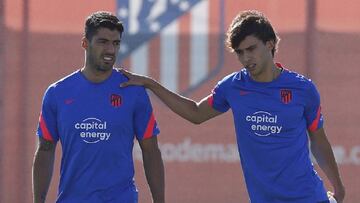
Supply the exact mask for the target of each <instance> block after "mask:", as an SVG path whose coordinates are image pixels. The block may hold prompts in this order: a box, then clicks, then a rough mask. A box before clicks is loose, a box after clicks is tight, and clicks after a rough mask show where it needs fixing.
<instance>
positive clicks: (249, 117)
mask: <svg viewBox="0 0 360 203" xmlns="http://www.w3.org/2000/svg"><path fill="white" fill-rule="evenodd" d="M278 42H279V38H278V36H277V34H276V32H275V31H274V29H273V27H272V25H271V24H270V22H269V20H268V19H267V18H266V17H265V16H264V15H263V14H262V13H260V12H258V11H243V12H241V13H239V14H238V15H237V16H236V17H235V18H234V19H233V21H232V23H231V25H230V27H229V29H228V32H227V41H226V44H227V46H228V48H229V49H230V50H231V51H232V52H234V53H235V54H236V56H237V58H238V59H239V61H240V63H241V64H242V65H243V66H244V68H243V69H241V70H240V71H238V72H234V73H231V74H229V75H228V76H226V77H225V78H223V79H222V80H221V81H219V82H218V84H217V85H216V86H215V88H214V89H213V91H212V93H211V94H210V95H209V96H207V97H205V98H203V99H202V100H201V101H200V102H198V103H197V102H195V101H193V100H191V99H189V98H186V97H183V96H181V95H178V94H176V93H173V92H171V91H169V90H167V89H166V88H164V87H163V86H161V85H160V84H159V83H158V82H156V81H154V80H153V79H151V78H148V77H145V76H141V75H136V74H133V73H131V72H127V71H125V70H122V71H123V73H124V74H125V75H126V76H127V77H128V78H129V81H128V82H124V83H123V84H121V86H122V87H126V86H128V85H143V86H145V87H146V88H149V89H150V90H151V91H153V92H154V93H155V94H156V95H157V96H158V97H159V98H160V99H161V100H162V101H163V102H164V103H165V104H166V105H167V106H168V107H169V108H170V109H171V110H172V111H174V112H175V113H177V114H178V115H180V116H181V117H183V118H185V119H187V120H189V121H190V122H192V123H195V124H200V123H202V122H204V121H206V120H209V119H211V118H213V117H216V116H218V115H220V114H222V113H224V112H226V111H228V110H229V109H230V108H231V110H232V113H233V117H234V123H235V130H236V138H237V144H238V150H239V153H240V158H241V165H242V169H243V173H244V177H245V181H246V186H247V190H248V193H249V198H250V201H251V202H252V203H272V202H274V203H275V202H276V203H278V202H296V203H319V202H328V201H329V200H328V197H327V192H326V189H325V187H324V185H323V181H322V180H321V179H320V177H319V176H318V174H317V173H316V171H315V170H314V167H313V164H312V163H311V160H310V156H309V149H308V142H309V140H310V145H311V151H312V153H313V154H314V156H315V158H316V160H317V162H318V163H319V166H320V167H321V169H322V170H323V171H324V172H325V174H326V176H327V178H328V179H329V180H330V182H331V184H332V186H333V189H334V195H335V198H336V199H337V201H338V202H342V201H343V199H344V196H345V189H344V186H343V184H342V181H341V178H340V175H339V172H338V168H337V164H336V162H335V159H334V155H333V152H332V149H331V146H330V144H329V142H328V140H327V138H326V135H325V130H324V128H323V116H322V114H321V108H320V96H319V93H318V91H317V89H316V87H315V85H314V84H313V82H312V81H311V80H309V79H307V78H305V77H304V76H302V75H300V74H298V73H295V72H293V71H290V70H288V69H287V68H285V67H284V66H282V65H281V64H279V63H275V62H274V54H275V52H276V49H277V45H278Z"/></svg>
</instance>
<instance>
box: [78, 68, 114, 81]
mask: <svg viewBox="0 0 360 203" xmlns="http://www.w3.org/2000/svg"><path fill="white" fill-rule="evenodd" d="M80 71H81V73H82V74H83V75H84V76H85V78H86V79H87V80H89V81H91V82H94V83H100V82H103V81H104V80H106V79H107V78H109V77H110V75H111V73H112V69H110V70H107V71H102V70H96V68H90V67H88V66H85V67H83V68H81V70H80Z"/></svg>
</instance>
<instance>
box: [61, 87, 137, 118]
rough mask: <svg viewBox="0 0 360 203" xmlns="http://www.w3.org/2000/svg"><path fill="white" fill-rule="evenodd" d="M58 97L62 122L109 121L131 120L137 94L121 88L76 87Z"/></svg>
mask: <svg viewBox="0 0 360 203" xmlns="http://www.w3.org/2000/svg"><path fill="white" fill-rule="evenodd" d="M60 97H61V98H57V99H58V102H59V105H58V117H59V119H58V120H60V121H62V122H78V121H82V120H86V119H93V120H94V119H95V120H101V121H102V120H104V119H106V120H107V122H116V123H119V122H125V121H128V120H130V118H131V117H132V115H133V111H134V104H135V101H134V98H135V95H132V94H131V93H128V92H125V91H122V90H121V89H109V88H108V89H106V88H93V89H81V88H79V89H74V90H69V91H68V92H67V93H65V94H63V95H61V96H60Z"/></svg>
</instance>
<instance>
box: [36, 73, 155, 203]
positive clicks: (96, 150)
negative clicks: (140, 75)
mask: <svg viewBox="0 0 360 203" xmlns="http://www.w3.org/2000/svg"><path fill="white" fill-rule="evenodd" d="M126 80H127V78H126V77H125V76H124V75H123V74H121V73H120V72H118V71H117V70H115V69H113V70H112V74H111V75H110V76H109V78H108V79H106V80H105V81H103V82H101V83H92V82H90V81H89V80H87V79H86V78H85V77H84V75H83V74H82V73H81V72H80V71H76V72H74V73H73V74H71V75H69V76H67V77H65V78H63V79H61V80H59V81H58V82H56V83H54V84H52V85H50V86H49V88H48V89H47V90H46V93H45V96H44V98H43V105H42V111H41V114H40V118H39V127H38V130H37V134H38V136H40V137H42V138H44V139H45V140H50V141H53V142H57V141H58V140H60V142H61V146H62V159H61V168H60V184H59V191H58V199H57V202H62V203H63V202H64V203H65V202H66V203H67V202H69V203H70V202H71V203H72V202H77V203H82V202H87V203H91V202H94V203H98V202H108V201H112V202H129V203H130V202H131V203H133V202H137V189H136V187H135V184H134V180H133V178H134V166H133V157H132V151H133V144H134V138H135V137H136V139H137V140H143V139H146V138H150V137H152V136H156V135H157V134H158V133H159V129H158V127H157V123H156V121H155V118H154V115H153V110H152V106H151V103H150V100H149V97H148V95H147V93H146V91H145V89H144V88H143V87H139V86H129V87H126V88H120V87H119V84H120V83H122V82H124V81H126Z"/></svg>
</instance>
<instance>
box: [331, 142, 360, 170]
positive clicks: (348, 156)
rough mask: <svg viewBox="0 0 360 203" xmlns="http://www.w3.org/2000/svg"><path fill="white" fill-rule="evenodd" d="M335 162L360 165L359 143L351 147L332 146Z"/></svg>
mask: <svg viewBox="0 0 360 203" xmlns="http://www.w3.org/2000/svg"><path fill="white" fill-rule="evenodd" d="M332 148H333V151H334V156H335V159H336V162H337V163H339V164H353V165H360V145H358V146H353V147H351V148H345V147H344V146H333V147H332Z"/></svg>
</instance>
